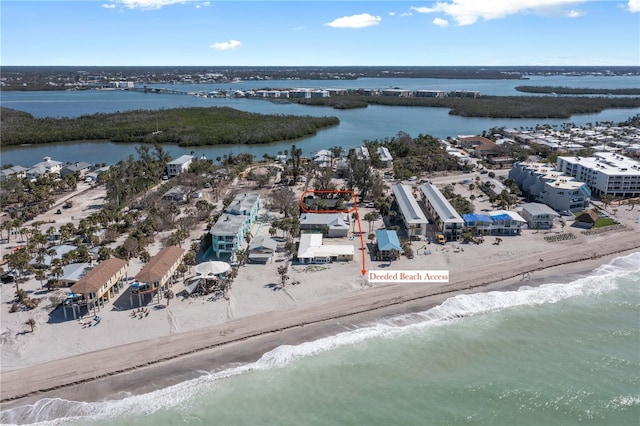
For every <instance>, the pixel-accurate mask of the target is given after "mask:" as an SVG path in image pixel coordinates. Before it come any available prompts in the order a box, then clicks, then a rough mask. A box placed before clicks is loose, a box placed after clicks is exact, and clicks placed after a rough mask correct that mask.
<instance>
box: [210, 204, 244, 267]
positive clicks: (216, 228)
mask: <svg viewBox="0 0 640 426" xmlns="http://www.w3.org/2000/svg"><path fill="white" fill-rule="evenodd" d="M247 229H248V227H247V221H246V219H245V216H239V215H234V214H228V213H224V214H223V215H221V216H220V217H219V218H218V220H217V221H216V223H215V224H214V225H213V226H212V227H211V229H210V230H209V235H210V236H211V250H212V252H213V253H214V254H215V255H216V257H217V258H220V256H221V255H229V256H230V255H232V254H233V253H235V252H236V250H238V249H239V248H240V246H241V245H242V241H243V240H244V234H245V232H246V231H247Z"/></svg>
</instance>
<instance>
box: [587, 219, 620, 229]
mask: <svg viewBox="0 0 640 426" xmlns="http://www.w3.org/2000/svg"><path fill="white" fill-rule="evenodd" d="M615 223H616V221H615V220H613V219H611V218H610V217H600V218H598V220H596V223H595V224H594V225H593V227H594V228H604V227H605V226H611V225H615Z"/></svg>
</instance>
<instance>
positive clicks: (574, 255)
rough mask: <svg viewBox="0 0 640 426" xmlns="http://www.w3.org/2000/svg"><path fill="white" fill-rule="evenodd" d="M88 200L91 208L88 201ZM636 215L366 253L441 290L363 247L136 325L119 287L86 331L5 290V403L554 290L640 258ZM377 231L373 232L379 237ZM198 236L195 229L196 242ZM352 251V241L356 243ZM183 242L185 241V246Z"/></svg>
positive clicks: (256, 278)
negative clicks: (396, 276)
mask: <svg viewBox="0 0 640 426" xmlns="http://www.w3.org/2000/svg"><path fill="white" fill-rule="evenodd" d="M93 195H95V194H93ZM91 199H92V202H94V203H95V199H94V197H93V196H92V197H91ZM74 208H76V209H78V210H77V211H76V212H75V214H74V220H77V219H78V217H81V214H82V212H83V211H85V209H84V208H83V207H82V205H78V206H75V205H74ZM636 215H637V212H635V211H628V208H627V207H620V208H619V209H618V214H617V215H616V217H618V218H619V220H620V222H621V223H622V224H623V225H624V227H618V228H616V229H612V230H609V231H606V232H602V233H598V234H593V235H585V234H583V233H582V230H580V229H574V228H570V227H567V229H565V230H564V231H565V232H571V233H572V234H574V235H575V238H574V239H570V240H564V241H557V242H549V241H547V240H546V239H545V237H548V236H550V235H554V234H558V233H560V230H559V229H554V230H551V231H546V232H545V231H534V230H525V231H524V232H523V235H521V236H517V237H504V238H502V242H501V243H500V244H493V242H494V237H487V238H486V241H485V242H484V243H483V244H478V245H476V244H457V243H450V244H447V245H445V246H440V245H435V244H428V243H427V242H414V243H413V249H414V252H417V255H416V256H415V257H414V258H413V259H407V258H405V257H402V258H401V259H400V260H398V261H395V262H393V264H392V265H391V266H389V264H388V262H377V261H372V260H371V258H370V256H369V253H368V248H367V249H365V253H364V255H365V264H366V268H367V269H368V270H380V271H385V270H441V269H446V270H449V271H450V282H449V283H447V284H390V283H387V284H375V285H370V284H369V283H368V282H367V281H366V280H365V279H364V278H363V276H362V274H361V272H360V270H361V267H362V252H361V251H360V249H359V247H357V248H356V258H355V260H354V261H352V262H346V263H333V264H330V265H314V266H304V265H293V266H292V267H290V275H291V277H292V280H297V281H300V284H299V285H287V286H285V287H284V288H281V287H280V286H279V276H278V273H277V267H278V266H279V265H280V264H281V263H279V262H273V263H269V264H267V265H254V264H248V265H245V266H242V267H241V268H240V271H239V274H238V277H237V279H236V280H235V281H234V284H233V287H232V289H231V292H230V294H229V296H230V297H229V300H225V299H223V298H219V299H215V298H213V297H210V296H205V297H200V298H181V297H176V298H175V299H174V300H172V301H171V302H170V303H168V304H167V301H166V300H164V299H161V300H160V301H158V300H157V299H155V300H152V301H149V302H148V303H147V304H146V306H147V308H148V309H149V310H150V314H149V315H148V316H147V317H143V318H141V319H140V318H138V317H133V318H132V316H131V315H130V313H131V310H132V305H131V304H130V300H131V299H130V296H129V294H128V291H125V292H121V294H120V295H118V297H116V298H115V299H113V300H112V301H111V302H110V303H108V304H107V305H106V307H105V308H103V309H101V310H100V312H99V313H98V314H99V315H100V317H101V318H102V321H101V323H100V326H99V327H90V328H83V327H82V325H81V324H79V321H78V320H77V319H76V320H74V319H69V318H68V319H64V317H63V314H62V310H61V309H60V308H59V309H57V310H55V311H54V312H53V313H52V312H51V308H49V309H46V308H45V307H44V306H43V307H41V308H40V307H39V308H38V309H37V312H33V311H23V312H18V313H13V314H9V313H8V307H9V306H10V303H9V302H10V300H11V299H12V297H13V292H14V291H15V289H14V288H13V286H12V285H3V286H2V293H1V296H2V301H3V306H4V307H5V308H4V309H3V311H2V313H1V319H2V335H1V339H2V358H1V361H2V363H1V366H0V371H1V374H2V375H1V381H0V384H1V386H0V395H1V397H0V399H1V402H2V407H3V408H7V407H11V406H16V405H23V404H26V403H29V402H33V401H34V400H37V399H41V398H45V397H58V398H65V399H71V400H83V401H94V400H100V399H105V398H118V397H119V396H120V395H123V392H129V393H136V394H137V393H143V392H148V391H151V390H153V389H157V388H161V387H164V386H167V385H170V384H174V383H178V382H181V381H184V380H187V379H189V378H193V377H197V376H198V375H201V374H202V372H203V371H212V370H216V369H220V368H223V367H224V366H226V365H229V364H232V363H238V362H248V361H255V360H257V359H258V358H260V356H261V355H262V354H264V353H265V352H267V351H268V350H270V349H273V348H275V347H277V346H279V345H283V344H297V343H301V342H304V341H310V340H315V339H318V338H321V337H324V336H327V335H332V334H335V333H337V332H340V331H344V330H347V329H352V328H354V327H357V326H362V325H366V324H368V323H371V322H373V321H378V320H381V319H383V318H385V317H389V316H393V315H398V314H404V313H409V312H417V311H425V310H427V309H429V308H431V307H433V306H435V305H437V304H440V303H442V302H443V301H444V300H446V299H447V298H449V297H452V296H455V295H457V294H460V293H473V292H479V291H505V290H514V289H517V288H518V287H520V286H523V285H539V284H542V283H545V282H552V281H553V279H554V277H558V278H559V277H564V278H563V279H565V280H566V277H567V276H571V275H574V274H575V276H576V277H577V276H579V275H580V274H583V273H588V272H590V271H592V270H593V269H594V268H596V267H598V266H599V265H601V264H603V263H606V262H607V261H609V260H611V259H612V258H614V257H617V256H622V255H624V254H628V253H630V252H633V251H637V250H638V247H640V238H638V235H639V232H638V226H639V225H638V223H636V220H635V219H636V218H635V216H636ZM274 218H275V215H274ZM54 219H55V218H54ZM381 225H382V224H381V223H376V224H374V226H375V227H376V229H377V227H379V226H381ZM267 229H268V227H267V226H263V227H259V226H258V225H255V228H254V229H253V230H252V231H253V232H254V236H256V235H268V233H267V232H266V231H267ZM201 232H202V231H201V230H198V231H197V232H196V231H194V233H193V235H192V239H197V238H198V237H199V233H201ZM345 240H346V239H345ZM344 243H345V244H348V243H349V242H348V241H344ZM356 243H357V244H359V241H352V242H351V244H354V245H356ZM189 244H191V241H187V242H186V243H185V245H184V246H185V247H188V245H189ZM159 249H160V244H159V243H156V244H155V245H154V246H153V247H150V248H149V252H150V253H151V254H152V255H153V254H154V253H156V252H157V251H158V250H159ZM141 267H142V264H140V263H139V262H136V261H132V262H130V266H129V276H134V275H135V274H136V273H137V272H138V271H139V270H140V268H141ZM527 273H528V274H527ZM25 287H26V288H30V289H31V290H32V292H33V293H34V294H36V293H37V292H38V291H39V290H38V289H39V283H37V282H35V281H32V282H30V283H27V284H25ZM183 288H184V284H183V283H178V284H176V285H174V289H173V290H174V292H175V293H176V294H178V293H179V292H180V291H181V290H182V289H183ZM43 304H44V305H46V302H44V301H43ZM28 318H35V320H36V327H35V330H34V332H30V330H29V326H27V325H25V322H26V321H27V319H28Z"/></svg>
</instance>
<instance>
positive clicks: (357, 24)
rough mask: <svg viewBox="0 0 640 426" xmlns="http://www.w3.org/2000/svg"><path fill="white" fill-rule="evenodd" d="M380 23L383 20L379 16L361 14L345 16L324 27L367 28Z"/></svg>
mask: <svg viewBox="0 0 640 426" xmlns="http://www.w3.org/2000/svg"><path fill="white" fill-rule="evenodd" d="M380 21H382V18H381V17H379V16H372V15H369V14H368V13H361V14H360V15H351V16H343V17H342V18H338V19H335V20H333V21H331V22H327V23H326V24H324V25H325V26H327V27H332V28H365V27H371V26H375V25H378V24H379V23H380Z"/></svg>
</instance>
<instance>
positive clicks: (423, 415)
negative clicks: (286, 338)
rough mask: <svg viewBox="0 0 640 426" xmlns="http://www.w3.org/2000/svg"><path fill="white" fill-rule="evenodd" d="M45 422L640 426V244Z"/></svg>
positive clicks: (75, 407)
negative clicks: (545, 276)
mask: <svg viewBox="0 0 640 426" xmlns="http://www.w3.org/2000/svg"><path fill="white" fill-rule="evenodd" d="M0 420H1V421H2V423H19V424H24V423H38V424H46V425H62V424H64V425H68V424H69V425H156V426H159V425H177V424H193V425H218V424H219V425H229V424H234V425H235V424H237V425H257V424H260V425H264V424H279V425H280V424H282V425H289V424H290V425H300V424H317V425H334V424H340V425H342V424H358V425H359V424H371V425H391V424H397V425H400V424H402V425H409V424H412V425H413V424H416V425H417V424H420V425H422V424H429V425H430V424H436V425H443V424H471V425H481V424H489V425H554V424H557V425H573V424H582V425H637V424H638V421H639V420H640V253H633V254H630V255H627V256H624V257H619V258H617V259H614V260H613V261H611V262H610V263H607V264H604V265H602V266H601V267H599V268H597V269H596V270H594V271H592V272H591V273H589V274H586V275H583V276H566V277H562V278H558V279H554V281H553V282H548V283H546V284H544V285H541V286H539V287H521V288H520V289H518V290H517V291H506V292H488V293H476V294H470V295H460V296H455V297H453V298H450V299H448V300H446V301H445V302H444V303H443V304H442V305H439V306H437V307H434V308H432V309H430V310H427V311H425V312H421V313H417V314H411V315H404V316H398V317H394V318H391V319H386V320H380V321H378V322H376V323H372V324H368V325H365V326H362V327H359V328H356V329H353V330H349V331H345V332H343V333H340V334H337V335H335V336H332V337H327V338H322V339H319V340H317V341H312V342H307V343H303V344H300V345H297V346H281V347H278V348H276V349H274V350H272V351H270V352H268V353H266V354H264V355H263V356H262V358H261V359H260V360H259V361H257V362H255V363H250V364H243V365H232V366H227V367H226V368H222V369H221V370H218V371H213V372H203V374H202V376H201V377H199V378H197V379H193V380H189V381H185V382H183V383H180V384H177V385H175V386H170V387H168V388H164V389H159V390H157V391H154V392H151V393H148V394H144V395H129V396H125V397H124V398H122V399H117V400H105V401H101V402H92V403H86V402H73V401H64V400H60V399H46V400H40V401H38V402H37V403H36V404H34V405H30V406H23V407H18V408H14V409H10V410H5V411H3V412H1V413H0Z"/></svg>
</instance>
